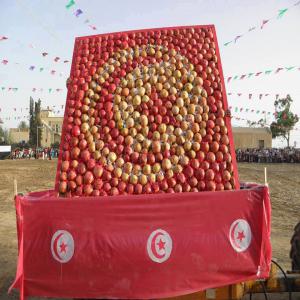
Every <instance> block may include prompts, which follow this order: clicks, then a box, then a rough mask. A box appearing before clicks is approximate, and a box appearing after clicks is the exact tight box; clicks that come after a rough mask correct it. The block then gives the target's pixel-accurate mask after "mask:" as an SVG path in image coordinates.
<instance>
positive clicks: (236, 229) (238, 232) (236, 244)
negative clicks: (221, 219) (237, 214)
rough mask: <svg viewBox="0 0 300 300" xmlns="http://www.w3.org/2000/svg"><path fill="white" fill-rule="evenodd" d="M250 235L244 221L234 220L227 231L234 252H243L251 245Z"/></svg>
mask: <svg viewBox="0 0 300 300" xmlns="http://www.w3.org/2000/svg"><path fill="white" fill-rule="evenodd" d="M251 238H252V233H251V228H250V225H249V223H248V222H247V221H246V220H244V219H237V220H235V221H234V222H233V223H232V224H231V226H230V230H229V240H230V244H231V246H232V248H233V249H234V250H235V251H236V252H244V251H246V250H247V249H248V247H249V246H250V243H251Z"/></svg>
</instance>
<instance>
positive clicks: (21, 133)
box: [8, 128, 29, 144]
mask: <svg viewBox="0 0 300 300" xmlns="http://www.w3.org/2000/svg"><path fill="white" fill-rule="evenodd" d="M8 136H9V141H10V142H11V143H12V144H19V143H27V142H28V140H29V129H28V128H27V129H19V128H10V129H9V133H8Z"/></svg>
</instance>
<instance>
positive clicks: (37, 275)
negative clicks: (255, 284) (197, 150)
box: [12, 185, 271, 299]
mask: <svg viewBox="0 0 300 300" xmlns="http://www.w3.org/2000/svg"><path fill="white" fill-rule="evenodd" d="M16 209H17V223H18V226H17V228H18V238H19V260H18V268H17V275H16V280H15V283H14V284H13V286H12V287H14V288H19V289H20V291H21V298H22V299H24V297H25V296H48V297H70V298H131V299H142V298H143V299H150V298H151V299H153V298H162V297H172V296H178V295H184V294H188V293H192V292H196V291H200V290H204V289H207V288H212V287H217V286H224V285H228V284H233V283H237V282H242V281H245V280H250V279H256V278H265V277H268V274H269V270H270V260H271V245H270V200H269V192H268V188H267V187H265V186H255V185H254V186H252V187H251V188H249V189H244V190H243V189H242V190H237V191H222V192H201V193H178V194H156V195H154V194H152V195H135V196H131V197H128V196H112V197H109V198H105V199H103V198H101V197H88V198H83V197H81V198H78V199H76V200H74V199H61V200H60V201H57V198H55V196H54V193H53V191H46V192H39V193H31V194H29V195H26V196H17V197H16Z"/></svg>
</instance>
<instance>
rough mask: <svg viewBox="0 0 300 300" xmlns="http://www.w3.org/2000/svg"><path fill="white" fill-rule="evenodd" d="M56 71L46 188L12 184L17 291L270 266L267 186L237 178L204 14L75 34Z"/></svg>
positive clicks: (81, 288) (230, 273) (105, 294)
mask: <svg viewBox="0 0 300 300" xmlns="http://www.w3.org/2000/svg"><path fill="white" fill-rule="evenodd" d="M68 84H69V90H68V96H67V104H66V111H65V118H64V124H63V131H62V142H61V151H60V158H59V162H58V168H57V176H56V186H55V190H51V191H41V192H34V193H29V194H27V195H17V196H16V198H15V202H16V212H17V232H18V265H17V273H16V279H15V282H14V283H13V284H12V288H18V289H19V290H20V298H21V300H23V299H25V298H26V297H27V296H43V297H44V296H48V297H57V298H82V299H84V298H95V299H117V298H119V299H158V298H168V297H175V296H181V295H187V294H191V293H194V292H199V291H203V290H205V289H208V288H212V287H218V286H224V285H229V284H233V283H237V282H242V281H246V280H251V279H261V278H266V277H268V274H269V271H270V261H271V245H270V232H271V230H270V198H269V190H268V187H267V186H259V185H256V184H253V185H248V186H243V188H241V189H239V183H238V180H237V169H236V161H235V156H234V147H233V140H232V133H231V127H230V118H228V117H226V116H225V111H226V110H227V102H226V93H225V88H224V80H223V75H222V69H221V63H220V56H219V52H218V46H217V42H216V34H215V29H214V27H213V26H191V27H180V28H166V29H150V30H141V31H132V32H127V33H126V32H125V33H115V34H104V35H97V36H91V37H84V38H77V39H76V42H75V50H74V54H73V63H72V70H71V78H70V80H69V83H68ZM223 189H225V190H231V191H222V190H223ZM199 191H203V192H199ZM211 191H215V192H211ZM172 192H174V194H171V193H172ZM179 192H183V193H179ZM120 194H121V195H120ZM131 194H137V195H131ZM138 194H140V195H138ZM145 194H148V195H145ZM58 195H61V196H63V197H64V198H61V197H58ZM104 195H109V197H102V196H104ZM75 196H78V197H75ZM58 199H60V201H58ZM74 199H76V201H75V200H74ZM202 295H203V294H201V292H199V293H198V294H196V296H197V297H198V296H199V297H198V298H201V297H202ZM184 297H185V298H184V299H189V298H186V296H184ZM193 297H195V294H194V295H192V296H191V298H190V299H193Z"/></svg>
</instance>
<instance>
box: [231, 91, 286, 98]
mask: <svg viewBox="0 0 300 300" xmlns="http://www.w3.org/2000/svg"><path fill="white" fill-rule="evenodd" d="M227 96H238V97H241V96H243V97H248V99H249V100H251V99H254V98H259V100H261V99H263V98H264V97H274V98H275V99H276V100H277V99H278V98H279V97H280V94H279V93H278V94H274V93H232V92H229V93H227ZM281 96H282V94H281ZM285 96H286V94H285V95H284V97H285Z"/></svg>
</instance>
